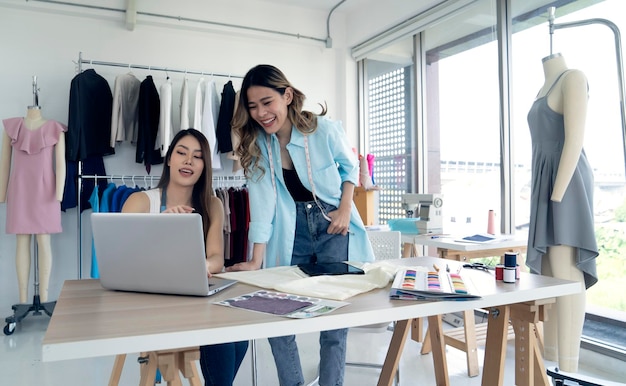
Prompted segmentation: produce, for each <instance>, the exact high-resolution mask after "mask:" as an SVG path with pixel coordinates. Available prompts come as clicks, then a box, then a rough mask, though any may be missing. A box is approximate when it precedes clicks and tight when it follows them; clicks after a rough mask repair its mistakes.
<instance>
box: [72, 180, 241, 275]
mask: <svg viewBox="0 0 626 386" xmlns="http://www.w3.org/2000/svg"><path fill="white" fill-rule="evenodd" d="M160 178H161V177H160V176H152V175H81V174H80V173H79V175H78V181H79V185H78V194H77V196H78V198H77V217H78V279H82V269H83V263H82V261H83V250H82V234H83V228H82V213H81V210H80V203H81V200H80V191H81V186H82V180H83V179H84V180H94V189H95V188H96V187H97V186H98V180H106V181H121V182H122V184H124V185H126V183H127V182H130V183H131V184H133V185H137V184H138V183H141V182H143V184H144V186H146V187H147V186H153V185H154V182H155V181H156V183H158V182H159V179H160ZM148 181H149V182H150V184H148ZM212 181H213V182H215V183H217V185H218V187H225V186H243V185H244V184H245V182H246V178H245V176H243V175H240V176H239V175H231V176H213V179H212ZM214 188H216V187H215V186H214Z"/></svg>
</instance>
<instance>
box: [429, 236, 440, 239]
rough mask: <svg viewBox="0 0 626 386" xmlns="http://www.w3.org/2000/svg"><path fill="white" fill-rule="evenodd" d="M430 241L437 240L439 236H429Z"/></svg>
mask: <svg viewBox="0 0 626 386" xmlns="http://www.w3.org/2000/svg"><path fill="white" fill-rule="evenodd" d="M430 238H431V239H438V238H439V236H430Z"/></svg>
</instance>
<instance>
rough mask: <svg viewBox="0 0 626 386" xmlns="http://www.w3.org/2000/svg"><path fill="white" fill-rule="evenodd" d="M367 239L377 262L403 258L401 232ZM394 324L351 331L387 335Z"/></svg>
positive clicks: (372, 234)
mask: <svg viewBox="0 0 626 386" xmlns="http://www.w3.org/2000/svg"><path fill="white" fill-rule="evenodd" d="M367 237H368V238H369V240H370V243H371V244H372V249H373V250H374V258H375V259H376V260H391V259H399V258H400V257H401V249H402V245H401V244H402V242H401V239H402V238H401V234H400V232H399V231H367ZM394 323H395V322H392V323H387V322H384V323H376V324H368V325H364V326H358V327H351V328H350V330H353V331H358V332H367V333H386V332H388V331H393V326H394ZM346 366H354V367H366V368H377V369H382V367H383V365H382V364H376V363H363V362H348V361H346ZM399 382H400V371H399V370H398V371H396V376H395V384H396V385H397V384H399Z"/></svg>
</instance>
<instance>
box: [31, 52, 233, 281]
mask: <svg viewBox="0 0 626 386" xmlns="http://www.w3.org/2000/svg"><path fill="white" fill-rule="evenodd" d="M75 63H76V65H77V68H76V70H77V73H81V72H82V70H83V64H89V65H98V66H108V67H124V68H129V69H131V68H135V69H142V70H148V71H163V72H165V73H166V75H168V77H169V72H176V73H183V74H193V75H211V76H217V77H225V78H243V76H240V75H232V74H221V73H215V72H210V71H194V70H187V69H179V68H169V67H162V66H150V65H143V64H131V63H117V62H105V61H99V60H91V59H84V58H83V53H82V51H79V53H78V62H75ZM35 82H36V78H34V79H33V83H35ZM35 90H36V85H35V84H33V92H35ZM77 169H78V178H77V180H78V192H77V196H78V199H77V212H78V214H77V218H78V219H77V223H78V240H77V249H78V279H82V271H83V263H82V262H83V259H82V257H83V242H82V229H83V228H82V216H81V210H80V205H81V203H80V201H81V200H80V193H81V187H82V180H83V179H94V180H96V185H97V179H98V178H106V179H109V180H118V179H119V180H122V181H124V178H130V179H131V180H132V179H133V178H137V179H144V177H150V178H154V176H143V175H140V176H114V175H110V176H95V175H83V174H82V173H83V169H82V162H81V161H78V162H77ZM216 177H217V176H214V177H213V180H214V181H215V178H216ZM226 177H232V180H231V181H233V182H240V181H245V178H241V179H238V176H226ZM217 178H218V180H217V181H218V182H220V181H222V182H223V181H224V180H221V179H219V178H220V177H217Z"/></svg>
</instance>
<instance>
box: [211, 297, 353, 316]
mask: <svg viewBox="0 0 626 386" xmlns="http://www.w3.org/2000/svg"><path fill="white" fill-rule="evenodd" d="M215 304H219V305H222V306H228V307H234V308H242V309H245V310H249V311H256V312H262V313H265V314H272V315H278V316H284V317H288V318H296V319H306V318H313V317H316V316H320V315H324V314H328V313H329V312H332V311H334V310H336V309H337V308H340V307H343V306H347V305H348V304H350V303H347V302H339V301H335V300H328V299H320V298H313V297H309V296H301V295H294V294H288V293H284V292H276V291H269V290H260V291H256V292H252V293H249V294H245V295H241V296H238V297H235V298H230V299H225V300H222V301H219V302H216V303H215Z"/></svg>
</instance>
